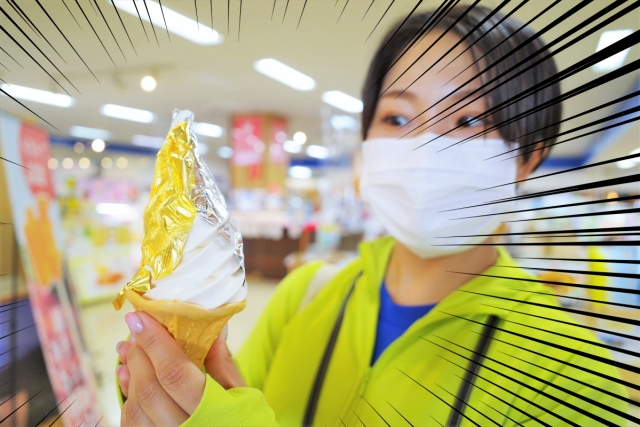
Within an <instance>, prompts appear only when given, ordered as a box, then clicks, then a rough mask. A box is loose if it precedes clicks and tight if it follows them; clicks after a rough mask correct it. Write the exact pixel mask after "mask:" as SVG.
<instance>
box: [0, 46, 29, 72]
mask: <svg viewBox="0 0 640 427" xmlns="http://www.w3.org/2000/svg"><path fill="white" fill-rule="evenodd" d="M0 50H1V51H3V52H4V54H5V55H7V56H8V57H9V58H11V59H12V60H13V62H15V63H16V64H18V65H20V63H19V62H18V61H16V60H15V59H14V58H13V56H11V55H9V53H8V52H7V51H6V50H4V49H3V48H2V46H0ZM20 68H24V67H23V66H22V65H20Z"/></svg>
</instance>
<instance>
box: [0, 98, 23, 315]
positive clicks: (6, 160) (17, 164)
mask: <svg viewBox="0 0 640 427" xmlns="http://www.w3.org/2000/svg"><path fill="white" fill-rule="evenodd" d="M0 91H2V93H4V94H5V95H7V92H5V91H3V90H2V89H0ZM11 99H13V100H14V101H15V99H14V98H11ZM16 102H17V101H16ZM0 159H2V160H4V161H5V162H9V163H12V164H14V165H16V166H20V167H21V168H24V169H29V168H28V167H26V166H23V165H21V164H20V163H16V162H13V161H11V160H9V159H5V158H4V157H0ZM3 276H6V274H3ZM0 313H2V312H1V311H0Z"/></svg>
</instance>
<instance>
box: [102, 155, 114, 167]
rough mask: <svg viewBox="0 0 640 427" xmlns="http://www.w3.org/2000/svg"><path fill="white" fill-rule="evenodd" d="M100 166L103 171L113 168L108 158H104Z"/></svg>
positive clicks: (111, 161)
mask: <svg viewBox="0 0 640 427" xmlns="http://www.w3.org/2000/svg"><path fill="white" fill-rule="evenodd" d="M100 165H101V166H102V167H103V168H105V169H109V168H110V167H111V166H113V160H111V159H110V158H109V157H104V158H103V159H102V160H101V161H100Z"/></svg>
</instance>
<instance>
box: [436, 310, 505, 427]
mask: <svg viewBox="0 0 640 427" xmlns="http://www.w3.org/2000/svg"><path fill="white" fill-rule="evenodd" d="M499 321H500V318H499V317H498V316H496V315H491V316H489V319H487V322H486V323H485V324H484V328H482V332H481V333H480V339H479V340H478V344H477V345H476V348H475V353H474V354H473V357H472V358H471V361H470V362H469V368H468V370H467V371H466V372H465V374H464V380H463V381H462V384H461V385H460V388H459V389H458V394H457V395H456V400H455V402H454V405H453V409H452V410H451V412H450V414H449V421H447V424H446V425H447V427H457V426H458V425H460V422H461V420H462V416H463V414H464V410H465V408H466V407H467V401H468V400H469V395H470V394H471V386H472V385H473V384H474V382H475V380H476V378H477V374H478V371H479V370H480V367H481V366H482V361H483V360H484V356H485V355H486V354H487V352H488V350H489V345H490V342H491V339H492V338H493V335H494V333H495V331H496V329H495V327H496V326H498V322H499Z"/></svg>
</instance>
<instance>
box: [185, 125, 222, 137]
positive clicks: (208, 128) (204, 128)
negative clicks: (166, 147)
mask: <svg viewBox="0 0 640 427" xmlns="http://www.w3.org/2000/svg"><path fill="white" fill-rule="evenodd" d="M191 130H192V131H193V133H196V134H198V135H202V136H210V137H212V138H219V137H221V136H222V133H223V130H222V128H221V127H220V126H218V125H212V124H211V123H191Z"/></svg>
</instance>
